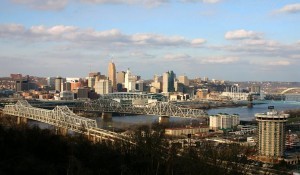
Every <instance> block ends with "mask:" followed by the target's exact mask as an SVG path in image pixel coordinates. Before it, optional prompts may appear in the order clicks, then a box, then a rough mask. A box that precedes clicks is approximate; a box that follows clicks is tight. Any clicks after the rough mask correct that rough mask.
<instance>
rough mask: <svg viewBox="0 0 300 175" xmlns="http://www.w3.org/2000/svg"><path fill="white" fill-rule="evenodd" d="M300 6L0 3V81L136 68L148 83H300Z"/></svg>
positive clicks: (70, 0)
mask: <svg viewBox="0 0 300 175" xmlns="http://www.w3.org/2000/svg"><path fill="white" fill-rule="evenodd" d="M299 31H300V2H299V1H295V0H294V1H292V0H285V1H280V0H265V1H261V0H251V1H246V0H43V1H42V0H1V6H0V49H1V52H0V61H1V64H0V76H8V75H9V74H10V73H22V74H29V75H38V76H57V75H60V76H65V77H85V76H87V74H88V72H89V71H90V70H91V71H99V72H101V73H102V74H106V73H107V66H108V62H109V61H110V59H111V58H112V57H113V60H114V62H115V64H116V68H117V71H122V70H126V69H127V68H130V69H131V71H132V72H133V73H134V74H136V75H141V76H142V78H144V79H150V78H152V76H153V75H154V74H158V75H159V74H162V73H163V72H166V71H168V70H173V71H174V72H175V73H176V74H177V75H183V74H185V75H187V76H188V77H189V78H195V77H204V76H206V77H209V78H211V79H212V78H214V79H223V80H232V81H234V80H237V81H248V80H253V81H264V80H271V81H299V76H300V71H299V67H300V32H299Z"/></svg>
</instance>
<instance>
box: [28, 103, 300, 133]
mask: <svg viewBox="0 0 300 175" xmlns="http://www.w3.org/2000/svg"><path fill="white" fill-rule="evenodd" d="M268 106H274V107H275V109H276V110H278V111H284V110H288V109H300V102H285V101H267V103H265V104H258V105H254V106H253V108H247V107H230V108H229V107H226V108H218V109H209V110H207V111H206V112H207V113H208V114H209V115H213V114H218V113H228V114H239V115H240V120H244V121H250V120H253V119H254V115H255V113H262V112H266V111H268ZM93 119H96V121H97V125H98V127H100V128H103V129H109V130H114V129H128V128H133V127H135V126H139V125H151V124H152V123H153V122H158V120H159V116H150V115H134V116H113V117H112V118H111V119H108V120H107V119H102V118H101V117H97V118H96V117H95V118H93ZM192 122H199V123H201V122H202V121H201V120H195V119H185V118H179V117H170V123H171V124H172V123H173V124H176V123H183V124H191V123H192ZM30 124H31V125H32V124H38V125H39V126H40V127H41V128H52V127H51V126H49V125H47V124H43V123H39V122H35V121H31V122H30Z"/></svg>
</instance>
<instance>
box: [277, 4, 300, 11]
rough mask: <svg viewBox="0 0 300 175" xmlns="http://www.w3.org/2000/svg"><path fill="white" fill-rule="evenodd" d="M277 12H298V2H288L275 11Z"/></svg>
mask: <svg viewBox="0 0 300 175" xmlns="http://www.w3.org/2000/svg"><path fill="white" fill-rule="evenodd" d="M276 12H277V13H299V12H300V3H298V4H288V5H285V6H284V7H282V8H281V9H279V10H277V11H276Z"/></svg>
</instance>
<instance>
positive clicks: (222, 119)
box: [209, 113, 240, 130]
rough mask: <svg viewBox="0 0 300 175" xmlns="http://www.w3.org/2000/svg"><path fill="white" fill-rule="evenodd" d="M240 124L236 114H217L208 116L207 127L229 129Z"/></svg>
mask: <svg viewBox="0 0 300 175" xmlns="http://www.w3.org/2000/svg"><path fill="white" fill-rule="evenodd" d="M239 124H240V116H239V115H238V114H233V115H229V114H222V113H220V114H217V115H211V116H209V128H210V129H213V130H218V129H231V128H233V127H234V126H237V125H239Z"/></svg>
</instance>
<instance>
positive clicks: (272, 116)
mask: <svg viewBox="0 0 300 175" xmlns="http://www.w3.org/2000/svg"><path fill="white" fill-rule="evenodd" d="M269 109H270V111H269V112H267V113H257V114H255V117H256V121H257V122H258V155H259V156H260V157H266V158H268V159H269V160H270V162H273V161H274V160H278V158H282V157H283V156H284V149H285V139H286V137H285V125H286V122H287V119H288V117H289V114H284V113H278V112H277V111H275V110H274V107H273V106H270V107H269Z"/></svg>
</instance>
